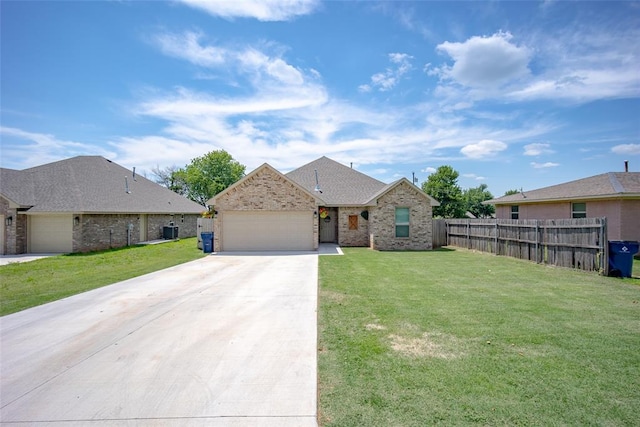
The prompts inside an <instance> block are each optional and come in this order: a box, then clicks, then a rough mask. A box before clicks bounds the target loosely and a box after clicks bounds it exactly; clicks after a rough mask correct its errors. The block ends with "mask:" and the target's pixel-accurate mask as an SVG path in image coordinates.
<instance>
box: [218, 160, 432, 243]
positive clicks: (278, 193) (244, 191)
mask: <svg viewBox="0 0 640 427" xmlns="http://www.w3.org/2000/svg"><path fill="white" fill-rule="evenodd" d="M345 185H348V184H346V183H345ZM211 203H213V204H214V209H215V211H216V212H217V213H216V215H215V219H214V251H216V252H217V251H220V250H223V248H224V247H225V244H224V242H222V240H221V239H222V238H223V235H224V233H223V231H224V230H223V227H224V223H225V213H228V212H234V211H269V212H273V211H311V212H315V213H316V216H315V218H316V220H315V221H313V241H314V248H316V249H317V247H318V244H319V242H320V241H321V240H322V239H324V240H322V241H323V242H325V241H326V242H329V241H334V240H333V238H334V237H333V232H331V233H325V231H326V230H324V229H323V234H322V236H323V237H322V239H321V236H320V235H319V229H320V221H323V220H322V219H321V218H319V215H318V213H319V208H320V207H326V208H328V209H329V210H330V212H331V215H330V216H331V218H332V219H333V218H334V217H337V227H336V232H337V236H336V240H335V241H336V242H337V243H338V244H339V245H340V246H345V247H348V246H361V247H370V248H373V249H378V250H429V249H432V248H433V245H432V240H431V214H432V211H431V199H430V198H429V197H428V196H427V195H426V194H425V193H424V192H423V191H422V190H420V189H419V188H417V187H416V186H415V185H412V184H410V183H409V181H406V180H402V181H399V182H398V183H397V184H394V185H393V186H391V187H390V188H389V189H388V190H387V191H386V192H384V193H381V195H380V196H379V197H378V199H377V201H375V200H374V201H371V204H373V203H376V204H375V205H374V206H366V205H364V204H363V205H359V206H358V205H355V206H348V205H347V206H344V205H339V206H324V205H323V203H322V194H319V195H318V197H317V198H316V197H314V195H313V194H312V193H311V190H304V189H302V188H300V187H299V186H298V185H297V184H296V183H294V182H293V181H292V180H291V179H289V178H288V177H286V176H284V175H282V174H281V173H279V172H278V171H276V170H275V169H273V168H272V167H271V166H269V165H263V166H261V167H260V168H258V169H256V170H255V171H253V172H252V173H251V174H249V175H247V176H246V177H245V178H244V179H242V180H241V181H239V182H238V183H236V184H235V185H233V186H232V187H230V188H229V189H227V190H225V191H223V192H222V193H220V194H218V195H217V196H215V197H214V198H213V199H212V200H211ZM319 205H320V206H319ZM396 207H408V208H410V235H409V237H408V238H396V237H395V208H396ZM364 211H366V212H367V214H366V215H364V216H363V215H362V213H363V212H364ZM365 216H366V217H367V218H366V219H365ZM331 222H332V223H333V220H332V221H331ZM322 225H323V226H324V227H325V228H326V224H324V223H323V224H322ZM328 236H330V237H328ZM328 239H330V240H328Z"/></svg>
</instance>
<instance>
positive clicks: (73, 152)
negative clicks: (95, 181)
mask: <svg viewBox="0 0 640 427" xmlns="http://www.w3.org/2000/svg"><path fill="white" fill-rule="evenodd" d="M0 135H2V156H3V163H4V167H9V168H16V169H24V168H28V167H33V166H38V165H41V164H45V163H50V162H54V161H57V160H62V159H65V158H68V157H73V156H80V155H87V154H90V155H96V156H104V157H107V158H113V157H115V153H114V152H113V151H110V150H105V149H103V148H98V147H97V146H95V145H91V144H86V143H82V142H76V141H65V140H63V139H58V138H56V137H55V136H53V135H50V134H44V133H37V132H29V131H25V130H22V129H18V128H13V127H5V126H0ZM25 153H29V155H28V156H25ZM10 159H21V161H20V162H14V163H11V162H10V161H9V162H6V161H7V160H10Z"/></svg>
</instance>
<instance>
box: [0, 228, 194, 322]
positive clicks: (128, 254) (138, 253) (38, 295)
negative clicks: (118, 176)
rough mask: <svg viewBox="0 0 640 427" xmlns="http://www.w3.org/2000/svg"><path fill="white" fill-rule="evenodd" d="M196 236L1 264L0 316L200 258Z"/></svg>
mask: <svg viewBox="0 0 640 427" xmlns="http://www.w3.org/2000/svg"><path fill="white" fill-rule="evenodd" d="M204 255H205V254H203V253H202V251H200V250H198V249H197V247H196V238H195V237H194V238H188V239H181V240H178V241H175V242H169V243H162V244H159V245H149V246H132V247H129V248H124V249H114V250H109V251H103V252H90V253H85V254H70V255H59V256H55V257H51V258H44V259H39V260H36V261H31V262H27V263H13V264H9V265H5V266H0V316H4V315H6V314H10V313H15V312H16V311H20V310H24V309H26V308H29V307H34V306H36V305H40V304H44V303H47V302H51V301H55V300H58V299H61V298H65V297H68V296H70V295H75V294H78V293H80V292H85V291H88V290H91V289H95V288H99V287H101V286H105V285H110V284H112V283H116V282H118V281H121V280H126V279H130V278H132V277H136V276H140V275H143V274H146V273H151V272H153V271H157V270H161V269H163V268H167V267H171V266H174V265H178V264H182V263H185V262H188V261H192V260H194V259H197V258H200V257H202V256H204Z"/></svg>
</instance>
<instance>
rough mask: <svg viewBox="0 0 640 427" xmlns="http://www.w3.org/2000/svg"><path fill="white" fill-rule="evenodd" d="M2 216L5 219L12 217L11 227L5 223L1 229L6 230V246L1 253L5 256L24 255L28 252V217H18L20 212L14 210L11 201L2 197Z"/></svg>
mask: <svg viewBox="0 0 640 427" xmlns="http://www.w3.org/2000/svg"><path fill="white" fill-rule="evenodd" d="M0 215H4V218H5V219H6V218H9V217H11V225H6V224H5V222H4V221H2V224H0V227H3V228H4V246H3V247H2V248H1V250H0V253H4V254H5V255H16V254H23V253H25V252H26V251H27V217H26V215H18V210H17V209H16V208H12V207H11V205H10V204H9V201H8V200H7V199H5V198H4V197H0Z"/></svg>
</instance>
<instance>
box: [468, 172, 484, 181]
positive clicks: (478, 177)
mask: <svg viewBox="0 0 640 427" xmlns="http://www.w3.org/2000/svg"><path fill="white" fill-rule="evenodd" d="M462 176H463V177H465V178H470V179H475V180H476V181H484V180H485V179H487V178H486V177H484V176H478V175H476V174H475V173H464V174H462Z"/></svg>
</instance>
